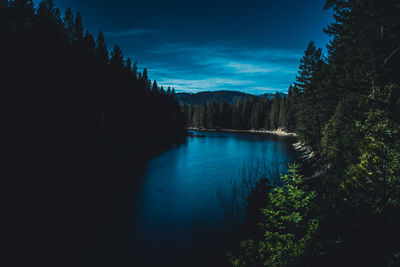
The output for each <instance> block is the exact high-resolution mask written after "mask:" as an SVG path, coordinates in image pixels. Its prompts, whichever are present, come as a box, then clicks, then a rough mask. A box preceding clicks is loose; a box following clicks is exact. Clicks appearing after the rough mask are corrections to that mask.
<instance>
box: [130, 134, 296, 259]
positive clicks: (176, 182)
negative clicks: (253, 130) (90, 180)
mask: <svg viewBox="0 0 400 267" xmlns="http://www.w3.org/2000/svg"><path fill="white" fill-rule="evenodd" d="M293 142H295V139H293V138H282V137H276V136H266V135H259V134H237V133H218V132H211V133H207V132H201V133H198V132H193V134H192V135H190V136H189V138H188V139H187V142H185V143H183V144H181V145H179V146H177V147H175V148H173V149H170V150H168V151H165V152H163V153H161V154H159V155H158V156H157V157H155V158H153V159H152V160H151V161H150V162H149V163H148V164H147V166H146V167H145V168H144V172H143V178H142V179H141V183H140V184H139V188H138V189H137V192H138V193H137V195H136V197H135V209H136V210H134V211H133V213H134V214H135V215H134V217H135V224H134V227H133V228H134V230H133V232H134V233H135V234H134V236H135V238H134V240H135V241H134V243H135V245H134V249H133V251H134V252H133V254H132V255H133V258H134V262H135V263H136V266H223V264H224V263H225V260H226V258H225V249H226V248H228V247H229V246H228V245H229V243H231V242H233V240H236V239H237V237H235V236H234V235H233V234H232V233H233V232H234V231H235V230H234V229H236V228H237V227H238V225H239V224H240V222H241V221H242V220H243V218H244V216H245V210H246V198H247V195H248V194H249V191H250V190H251V188H253V186H254V184H255V182H257V181H259V180H260V179H261V176H268V177H276V176H278V177H279V174H280V173H282V172H285V171H286V170H287V168H286V167H287V162H292V161H293V160H294V158H295V154H294V151H293V150H292V148H291V144H292V143H293ZM244 162H246V164H244ZM271 162H274V164H272V163H271ZM272 165H274V166H275V170H274V173H272V168H270V166H272ZM278 180H279V179H278ZM276 182H277V181H275V183H276ZM232 200H234V201H232ZM228 203H229V204H230V206H229V205H227V204H228ZM227 206H229V207H230V208H229V209H227V208H226V207H227ZM224 207H225V208H224ZM232 208H233V209H232ZM228 210H230V211H232V210H234V211H233V212H234V213H235V214H232V213H229V212H227V211H228ZM235 238H236V239H235Z"/></svg>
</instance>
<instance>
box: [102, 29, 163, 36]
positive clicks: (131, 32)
mask: <svg viewBox="0 0 400 267" xmlns="http://www.w3.org/2000/svg"><path fill="white" fill-rule="evenodd" d="M155 33H159V31H157V30H152V29H130V30H123V31H106V32H104V34H105V35H106V36H108V37H133V36H139V35H145V34H155Z"/></svg>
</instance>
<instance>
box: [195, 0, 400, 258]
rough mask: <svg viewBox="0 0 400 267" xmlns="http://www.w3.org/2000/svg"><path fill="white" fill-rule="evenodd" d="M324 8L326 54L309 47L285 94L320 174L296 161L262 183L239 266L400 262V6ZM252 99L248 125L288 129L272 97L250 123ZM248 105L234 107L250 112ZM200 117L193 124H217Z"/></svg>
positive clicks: (350, 1)
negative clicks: (269, 185) (276, 181)
mask: <svg viewBox="0 0 400 267" xmlns="http://www.w3.org/2000/svg"><path fill="white" fill-rule="evenodd" d="M325 8H326V9H330V10H332V12H333V16H334V21H333V23H331V24H330V25H328V26H327V27H326V28H325V29H324V31H325V33H326V34H328V35H329V36H331V38H332V41H331V42H330V44H329V45H328V54H327V55H326V56H324V55H322V49H321V48H317V47H316V46H315V44H314V43H313V42H310V43H309V45H308V47H307V48H306V50H305V53H304V56H303V58H302V59H301V61H300V66H299V71H298V76H297V78H296V82H295V83H294V85H293V87H292V95H291V96H292V99H293V100H292V101H288V100H289V99H290V96H288V98H287V100H286V101H287V102H289V103H290V105H291V104H292V103H294V106H289V107H290V109H293V110H295V113H292V114H290V115H291V116H293V117H292V119H293V118H294V120H292V119H291V120H289V121H290V127H293V128H287V129H288V130H292V129H294V131H295V132H296V133H297V135H298V138H299V140H300V142H301V143H302V144H303V146H307V147H309V148H311V150H312V151H314V153H315V157H314V159H313V163H312V164H311V163H310V162H308V163H305V164H306V165H310V166H312V168H313V169H312V172H313V173H314V174H313V175H308V176H305V175H304V174H302V172H301V171H299V166H292V167H291V172H290V173H289V175H286V176H284V177H283V181H284V184H283V185H282V186H281V187H278V188H275V189H270V190H269V192H268V193H265V190H264V191H262V190H259V189H258V190H257V188H256V189H254V194H255V195H257V192H259V191H261V192H264V193H263V194H264V197H263V198H261V199H263V202H262V204H261V203H259V202H258V205H262V207H261V208H260V209H258V211H257V212H256V214H257V216H256V218H257V219H255V220H254V219H253V220H250V219H248V220H250V221H251V222H249V223H250V226H247V227H248V228H247V229H258V232H257V231H256V232H254V231H253V232H251V231H249V234H248V235H247V237H246V238H244V239H243V240H242V241H241V242H240V243H238V244H237V246H236V247H235V248H232V250H231V252H230V253H228V255H229V258H230V261H231V264H232V265H233V266H399V265H400V261H399V255H400V246H399V243H398V238H399V236H400V227H399V225H400V221H399V220H400V216H399V214H400V116H399V114H400V87H399V86H400V80H399V79H400V2H399V1H397V0H383V1H374V0H362V1H361V0H327V1H326V5H325ZM294 92H296V93H294ZM274 101H275V100H274ZM281 101H285V100H281ZM277 102H278V101H276V102H275V103H276V104H275V105H276V106H278V105H279V104H278V103H277ZM250 103H251V102H249V103H247V105H248V106H249V107H250V106H252V107H253V109H252V110H253V112H250V113H249V114H250V117H249V115H247V117H246V118H247V122H250V124H247V125H241V127H245V128H257V127H265V128H267V127H270V128H271V127H272V128H275V127H277V126H282V127H285V125H284V124H282V123H284V120H283V121H280V120H279V119H277V115H275V114H276V113H277V110H278V109H277V108H276V107H275V108H273V104H272V107H271V103H268V102H267V101H266V102H265V104H264V108H265V109H267V111H269V112H270V116H267V117H266V118H264V117H263V118H262V121H261V124H252V123H251V121H252V120H251V119H250V121H249V118H253V117H257V116H256V115H255V114H256V110H257V109H256V108H254V107H257V102H253V103H252V104H253V105H251V104H250ZM254 104H255V106H254ZM240 105H242V106H241V107H240ZM240 105H238V104H235V105H233V106H232V107H230V108H231V110H232V112H233V111H234V110H235V109H236V110H239V112H240V111H241V112H242V113H241V114H242V116H243V114H245V115H246V114H247V113H246V111H247V112H248V110H250V108H249V109H248V110H246V102H245V103H242V104H240ZM280 105H281V107H282V103H281V104H280ZM221 106H224V104H223V103H222V104H221V103H220V104H219V107H221ZM283 106H284V105H283ZM217 107H218V105H217ZM268 107H270V108H271V109H270V110H268ZM213 108H214V107H212V105H207V106H205V105H203V106H198V107H197V109H196V111H195V112H197V113H198V114H199V115H201V114H204V113H205V114H213V113H212V110H213ZM220 109H221V108H220ZM222 109H224V108H222ZM197 110H200V112H199V111H197ZM204 110H206V112H204ZM207 111H208V113H207ZM188 114H191V113H190V112H189V113H188ZM219 114H221V113H219ZM280 114H282V113H280ZM199 115H197V114H195V115H193V122H192V123H193V124H194V125H197V126H199V125H204V126H206V127H208V125H213V123H215V122H214V120H213V119H211V118H213V116H210V115H209V117H207V116H206V119H204V116H202V115H201V116H199ZM208 118H210V119H208ZM236 119H237V118H236ZM271 119H272V120H271ZM233 121H234V120H233ZM268 121H269V123H268V124H267V123H266V122H268ZM271 121H272V122H274V121H275V124H272V125H271V124H270V123H271ZM204 122H205V123H204ZM276 123H277V124H276ZM207 124H208V125H207ZM217 125H218V122H217ZM286 127H288V126H286ZM260 186H261V185H259V186H258V187H260ZM258 199H260V198H258ZM249 203H251V202H249ZM253 206H254V207H259V206H257V205H255V204H253ZM252 210H253V211H254V209H251V205H250V207H249V213H248V215H249V216H248V217H249V218H250V217H251V216H250V215H251V213H250V211H252ZM256 210H257V209H256ZM253 216H254V215H253ZM250 233H252V234H250Z"/></svg>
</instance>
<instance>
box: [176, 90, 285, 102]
mask: <svg viewBox="0 0 400 267" xmlns="http://www.w3.org/2000/svg"><path fill="white" fill-rule="evenodd" d="M279 94H280V96H281V97H282V96H283V95H284V94H283V93H279ZM274 95H275V94H273V93H267V94H262V95H252V94H247V93H243V92H237V91H214V92H210V91H207V92H200V93H196V94H193V93H177V94H176V97H177V98H178V100H179V102H180V103H181V104H192V105H197V104H200V103H210V102H215V101H220V100H225V101H226V102H227V103H229V104H232V103H235V102H237V101H244V100H247V99H249V98H251V97H253V96H257V97H260V98H262V97H268V98H269V99H273V98H274Z"/></svg>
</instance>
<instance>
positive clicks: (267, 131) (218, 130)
mask: <svg viewBox="0 0 400 267" xmlns="http://www.w3.org/2000/svg"><path fill="white" fill-rule="evenodd" d="M187 129H188V130H195V131H201V132H230V133H259V134H274V135H278V136H293V137H296V136H297V135H296V134H295V133H289V132H285V131H284V130H282V129H277V130H273V131H271V130H235V129H206V128H194V127H189V128H187Z"/></svg>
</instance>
